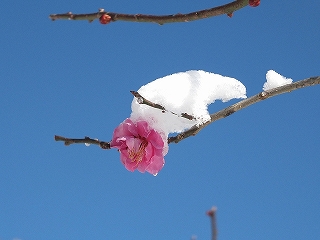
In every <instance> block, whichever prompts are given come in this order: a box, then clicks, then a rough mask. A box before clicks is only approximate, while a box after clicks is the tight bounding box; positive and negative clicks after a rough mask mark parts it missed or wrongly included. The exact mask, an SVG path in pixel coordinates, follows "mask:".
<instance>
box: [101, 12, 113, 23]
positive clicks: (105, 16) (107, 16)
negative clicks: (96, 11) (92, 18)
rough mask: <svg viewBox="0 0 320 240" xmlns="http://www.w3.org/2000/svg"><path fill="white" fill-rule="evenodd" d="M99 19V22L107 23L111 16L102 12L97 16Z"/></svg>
mask: <svg viewBox="0 0 320 240" xmlns="http://www.w3.org/2000/svg"><path fill="white" fill-rule="evenodd" d="M99 21H100V23H101V24H108V23H109V22H111V17H110V16H109V15H108V14H106V13H104V14H103V15H102V16H101V17H100V18H99Z"/></svg>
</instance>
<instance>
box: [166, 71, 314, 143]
mask: <svg viewBox="0 0 320 240" xmlns="http://www.w3.org/2000/svg"><path fill="white" fill-rule="evenodd" d="M316 84H320V77H311V78H308V79H304V80H301V81H298V82H294V83H291V84H287V85H284V86H281V87H277V88H273V89H271V90H268V91H264V92H261V93H259V94H257V95H254V96H252V97H250V98H247V99H245V100H242V101H240V102H238V103H235V104H233V105H231V106H229V107H227V108H225V109H223V110H221V111H219V112H216V113H213V114H211V115H210V117H211V120H210V121H208V122H206V123H204V124H202V125H199V126H197V125H194V126H193V127H191V128H190V129H188V130H186V131H185V132H182V133H180V134H178V135H176V136H174V137H170V138H168V143H172V142H174V143H178V142H180V141H181V140H183V139H185V138H187V137H190V136H194V135H196V134H197V133H198V132H199V131H200V130H202V129H203V128H204V127H206V126H208V125H209V124H210V123H213V122H215V121H217V120H219V119H221V118H225V117H228V116H230V115H231V114H233V113H235V112H237V111H239V110H241V109H244V108H246V107H248V106H250V105H252V104H254V103H258V102H260V101H262V100H265V99H268V98H271V97H274V96H277V95H279V94H283V93H287V92H291V91H294V90H297V89H300V88H303V87H310V86H313V85H316Z"/></svg>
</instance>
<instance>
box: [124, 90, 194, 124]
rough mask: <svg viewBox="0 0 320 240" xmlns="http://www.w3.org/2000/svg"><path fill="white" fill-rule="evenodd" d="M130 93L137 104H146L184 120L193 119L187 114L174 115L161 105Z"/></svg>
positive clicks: (137, 94)
mask: <svg viewBox="0 0 320 240" xmlns="http://www.w3.org/2000/svg"><path fill="white" fill-rule="evenodd" d="M130 92H131V93H132V95H133V96H134V97H135V98H137V101H138V103H139V104H146V105H148V106H150V107H153V108H158V109H160V110H161V111H162V112H163V113H164V112H170V113H172V114H173V115H176V116H178V117H183V118H186V119H189V120H192V119H195V117H193V116H192V115H189V114H188V113H181V114H177V113H174V112H172V111H169V110H167V109H165V107H163V106H162V105H160V104H157V103H153V102H151V101H149V100H148V99H146V98H144V97H143V96H141V94H140V93H138V92H136V91H130Z"/></svg>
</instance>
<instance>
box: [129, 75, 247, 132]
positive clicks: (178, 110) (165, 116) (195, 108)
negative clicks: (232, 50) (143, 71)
mask: <svg viewBox="0 0 320 240" xmlns="http://www.w3.org/2000/svg"><path fill="white" fill-rule="evenodd" d="M138 93H139V94H140V95H141V96H142V97H144V98H145V99H147V100H149V101H151V102H153V103H156V104H160V105H161V106H163V107H164V108H165V109H166V110H167V111H165V112H163V111H161V110H160V109H156V108H153V107H150V106H148V105H146V104H139V103H138V99H137V98H134V99H133V101H132V104H131V108H132V113H131V117H130V118H131V120H133V121H137V120H145V121H148V122H149V124H150V125H151V127H153V128H154V129H156V130H158V131H160V132H163V133H164V134H166V135H168V134H169V133H171V132H182V131H184V130H185V129H188V128H190V127H192V126H193V125H195V124H202V123H204V122H206V121H209V120H210V115H209V112H208V110H207V106H208V105H209V104H210V103H213V102H214V101H215V100H221V101H222V102H227V101H229V100H231V99H234V98H246V97H247V96H246V87H245V86H244V85H243V84H242V83H241V82H240V81H238V80H236V79H234V78H230V77H224V76H221V75H219V74H214V73H210V72H205V71H202V70H199V71H196V70H191V71H187V72H180V73H175V74H172V75H168V76H165V77H163V78H159V79H157V80H155V81H153V82H150V83H148V84H146V85H144V86H142V87H141V88H140V89H139V90H138ZM171 112H173V113H175V114H177V115H179V116H177V115H174V114H172V113H171ZM183 113H187V114H189V115H192V116H193V117H195V119H194V120H188V119H186V118H183V117H181V116H180V115H181V114H183Z"/></svg>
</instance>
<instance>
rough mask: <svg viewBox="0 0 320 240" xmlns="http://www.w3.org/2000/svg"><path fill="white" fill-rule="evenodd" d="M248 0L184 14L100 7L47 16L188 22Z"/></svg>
mask: <svg viewBox="0 0 320 240" xmlns="http://www.w3.org/2000/svg"><path fill="white" fill-rule="evenodd" d="M248 3H249V0H236V1H233V2H230V3H227V4H225V5H221V6H217V7H213V8H210V9H204V10H200V11H196V12H191V13H186V14H181V13H177V14H172V15H160V16H159V15H146V14H123V13H114V12H106V11H105V10H104V9H100V10H99V12H96V13H86V14H73V13H71V12H68V13H63V14H51V15H50V16H49V18H50V19H51V20H57V19H67V20H87V21H89V22H92V21H93V20H95V19H99V18H100V17H101V16H103V15H108V16H109V17H110V18H111V21H130V22H152V23H158V24H160V25H162V24H165V23H175V22H189V21H195V20H199V19H203V18H209V17H215V16H218V15H222V14H227V15H228V16H231V15H232V13H233V12H235V11H237V10H239V9H241V8H243V7H245V6H247V5H248Z"/></svg>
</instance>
